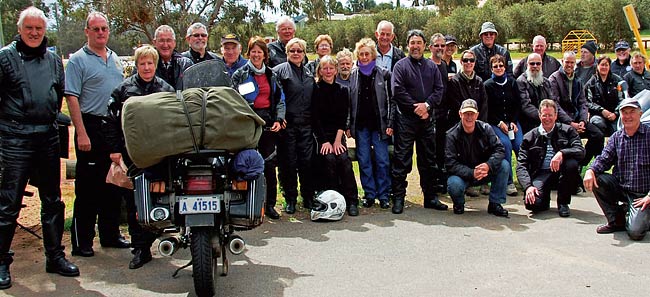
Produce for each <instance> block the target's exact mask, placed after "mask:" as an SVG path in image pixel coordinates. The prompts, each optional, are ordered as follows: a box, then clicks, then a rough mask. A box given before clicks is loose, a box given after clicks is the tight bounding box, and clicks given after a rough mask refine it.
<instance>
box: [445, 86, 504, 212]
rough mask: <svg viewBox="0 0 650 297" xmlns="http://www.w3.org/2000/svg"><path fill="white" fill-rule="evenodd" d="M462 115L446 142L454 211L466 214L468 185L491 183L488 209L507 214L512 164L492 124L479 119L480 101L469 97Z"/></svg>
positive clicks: (463, 107)
mask: <svg viewBox="0 0 650 297" xmlns="http://www.w3.org/2000/svg"><path fill="white" fill-rule="evenodd" d="M458 114H459V115H460V123H457V124H456V125H455V126H454V127H452V128H451V129H449V131H447V141H446V144H445V155H446V157H447V159H446V162H445V167H446V168H447V173H448V175H449V178H448V179H447V192H448V193H449V196H451V199H452V200H453V202H454V213H455V214H463V213H465V189H466V188H467V187H471V186H477V185H483V184H487V183H489V182H491V183H492V186H491V187H490V198H489V201H490V202H489V204H488V209H487V211H488V213H490V214H494V215H495V216H498V217H507V216H508V211H507V210H506V209H504V208H503V206H501V204H503V203H506V185H507V183H508V175H509V174H510V165H509V163H508V162H507V161H506V160H505V159H504V156H505V150H504V148H503V145H502V144H501V142H500V141H499V138H498V137H497V136H496V134H494V131H493V130H492V127H490V125H489V124H488V123H485V122H482V121H479V120H477V118H478V115H479V112H478V104H477V103H476V101H475V100H474V99H465V101H463V102H462V103H461V105H460V110H459V111H458Z"/></svg>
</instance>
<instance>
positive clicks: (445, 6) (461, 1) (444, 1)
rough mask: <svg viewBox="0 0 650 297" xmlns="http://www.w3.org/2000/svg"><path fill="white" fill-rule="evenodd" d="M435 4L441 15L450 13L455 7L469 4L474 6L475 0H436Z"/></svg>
mask: <svg viewBox="0 0 650 297" xmlns="http://www.w3.org/2000/svg"><path fill="white" fill-rule="evenodd" d="M435 4H436V5H437V6H438V12H439V13H440V14H441V15H443V16H448V15H450V14H451V13H452V12H453V11H455V10H456V9H457V8H460V7H464V6H469V7H476V5H478V1H477V0H436V1H435Z"/></svg>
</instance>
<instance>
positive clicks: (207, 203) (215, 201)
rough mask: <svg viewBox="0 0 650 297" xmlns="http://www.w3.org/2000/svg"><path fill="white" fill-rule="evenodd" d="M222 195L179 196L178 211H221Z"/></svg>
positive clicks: (184, 212) (190, 212)
mask: <svg viewBox="0 0 650 297" xmlns="http://www.w3.org/2000/svg"><path fill="white" fill-rule="evenodd" d="M221 198H222V195H216V196H197V197H179V201H178V213H180V214H195V213H219V212H221Z"/></svg>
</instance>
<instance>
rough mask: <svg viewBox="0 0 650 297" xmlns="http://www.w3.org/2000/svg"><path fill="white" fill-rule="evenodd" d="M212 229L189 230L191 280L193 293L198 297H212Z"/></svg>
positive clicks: (213, 281) (214, 261)
mask: <svg viewBox="0 0 650 297" xmlns="http://www.w3.org/2000/svg"><path fill="white" fill-rule="evenodd" d="M212 232H213V228H212V227H196V228H192V229H191V237H190V240H191V242H190V251H191V253H192V278H193V279H194V291H196V295H198V296H199V297H204V296H210V297H211V296H214V292H215V290H214V283H215V274H216V273H215V272H216V269H217V259H216V257H215V256H214V254H213V249H212V243H211V241H212Z"/></svg>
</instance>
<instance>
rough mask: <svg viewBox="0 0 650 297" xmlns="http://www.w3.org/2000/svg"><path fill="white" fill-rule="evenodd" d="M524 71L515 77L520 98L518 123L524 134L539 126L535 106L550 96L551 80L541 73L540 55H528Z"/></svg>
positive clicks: (537, 111)
mask: <svg viewBox="0 0 650 297" xmlns="http://www.w3.org/2000/svg"><path fill="white" fill-rule="evenodd" d="M527 64H528V67H527V68H526V72H524V73H523V74H522V75H520V76H519V77H518V78H517V89H518V90H519V98H521V114H520V116H519V124H521V129H522V132H523V133H524V134H526V132H528V131H530V130H532V129H534V128H535V127H537V126H539V123H540V121H539V110H538V109H537V107H538V106H539V104H540V103H541V102H542V100H544V99H550V98H552V97H551V82H550V81H549V80H548V78H546V77H544V75H543V74H542V56H540V55H539V54H537V53H532V54H530V55H528V58H527Z"/></svg>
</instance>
